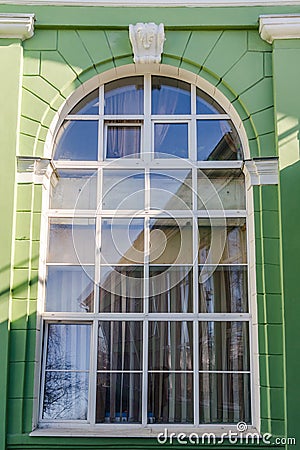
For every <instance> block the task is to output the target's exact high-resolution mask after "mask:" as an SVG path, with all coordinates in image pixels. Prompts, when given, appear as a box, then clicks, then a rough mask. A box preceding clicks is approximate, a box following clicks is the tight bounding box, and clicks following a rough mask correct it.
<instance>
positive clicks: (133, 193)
mask: <svg viewBox="0 0 300 450" xmlns="http://www.w3.org/2000/svg"><path fill="white" fill-rule="evenodd" d="M102 202H103V209H114V210H116V209H121V210H128V209H129V210H136V209H137V210H141V209H144V207H145V176H144V172H138V171H136V170H104V171H103V198H102Z"/></svg>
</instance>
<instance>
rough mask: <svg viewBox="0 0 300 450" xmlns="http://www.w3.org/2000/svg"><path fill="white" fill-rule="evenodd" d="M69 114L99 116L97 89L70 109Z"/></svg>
mask: <svg viewBox="0 0 300 450" xmlns="http://www.w3.org/2000/svg"><path fill="white" fill-rule="evenodd" d="M70 114H78V115H81V114H85V115H87V114H89V115H93V114H99V89H96V90H95V91H93V92H91V93H90V94H88V95H87V96H86V97H84V99H83V100H81V101H80V102H79V103H77V105H76V106H75V107H74V108H73V109H72V111H71V112H70Z"/></svg>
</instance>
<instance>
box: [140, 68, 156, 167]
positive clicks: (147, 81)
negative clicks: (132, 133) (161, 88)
mask: <svg viewBox="0 0 300 450" xmlns="http://www.w3.org/2000/svg"><path fill="white" fill-rule="evenodd" d="M151 131H152V130H151V75H150V74H145V77H144V133H143V136H144V139H143V144H142V152H143V159H144V161H145V162H146V163H149V162H150V161H151V159H152V158H153V154H152V132H151Z"/></svg>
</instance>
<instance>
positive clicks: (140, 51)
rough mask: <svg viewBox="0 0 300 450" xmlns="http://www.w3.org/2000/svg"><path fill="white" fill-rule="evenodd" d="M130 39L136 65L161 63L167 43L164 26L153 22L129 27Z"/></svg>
mask: <svg viewBox="0 0 300 450" xmlns="http://www.w3.org/2000/svg"><path fill="white" fill-rule="evenodd" d="M129 38H130V42H131V45H132V49H133V55H134V57H133V61H134V62H135V63H141V64H149V63H160V61H161V54H162V52H163V45H164V42H165V32H164V25H163V24H162V23H160V24H159V25H156V24H155V23H153V22H149V23H141V22H139V23H137V24H136V25H129Z"/></svg>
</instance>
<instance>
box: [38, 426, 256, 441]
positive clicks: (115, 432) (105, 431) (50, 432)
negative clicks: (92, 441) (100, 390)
mask: <svg viewBox="0 0 300 450" xmlns="http://www.w3.org/2000/svg"><path fill="white" fill-rule="evenodd" d="M166 430H167V431H166ZM229 431H231V432H232V433H238V436H240V434H241V433H240V432H239V431H237V428H236V426H235V425H219V426H216V425H203V426H201V427H196V426H194V425H190V426H187V425H182V426H180V425H178V424H176V425H172V424H165V425H158V424H157V425H149V426H146V427H142V426H138V425H135V424H132V425H130V424H126V425H125V424H124V425H112V426H109V425H96V426H91V425H88V426H86V427H84V426H76V428H75V427H68V428H67V427H66V428H63V427H61V426H60V427H54V426H53V425H52V426H51V428H50V427H49V425H47V427H46V426H45V427H44V428H36V429H35V430H33V431H32V432H31V433H30V436H31V437H35V436H39V437H43V436H49V437H50V436H52V437H66V436H68V437H123V438H124V437H128V438H133V437H152V438H153V437H154V438H157V436H158V434H160V433H163V434H164V435H167V436H170V434H171V433H175V435H176V436H177V435H178V434H179V433H185V434H186V435H187V436H189V435H190V434H191V433H193V434H194V433H195V434H197V435H199V436H200V438H201V436H202V435H203V434H204V433H212V434H214V435H215V437H216V438H220V437H221V436H222V435H223V434H224V433H229ZM247 433H258V434H259V432H258V430H257V429H256V428H255V427H253V426H251V425H249V427H248V429H247V431H246V432H245V433H243V434H244V435H245V434H247ZM175 435H174V434H173V436H175Z"/></svg>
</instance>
